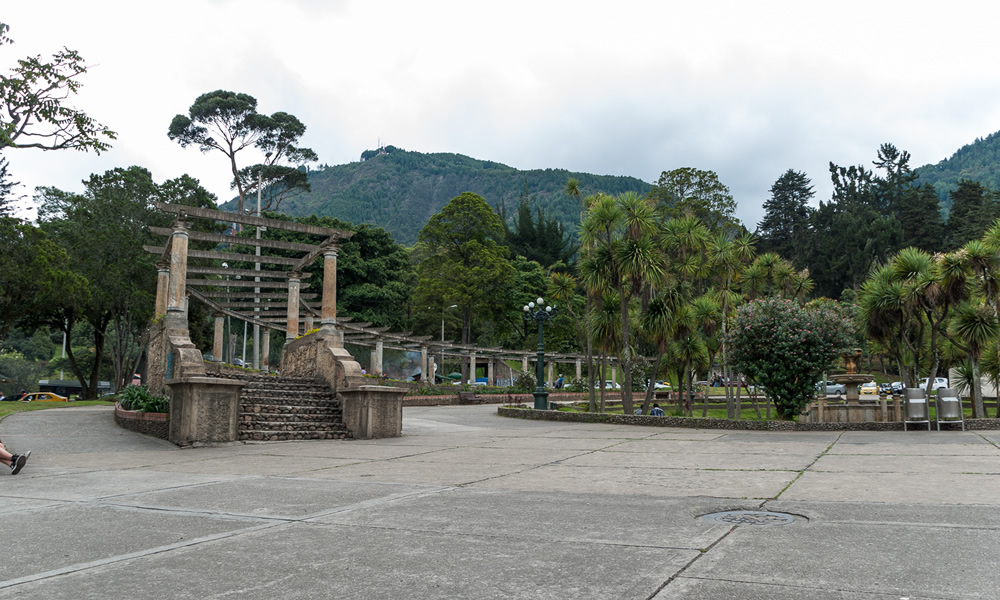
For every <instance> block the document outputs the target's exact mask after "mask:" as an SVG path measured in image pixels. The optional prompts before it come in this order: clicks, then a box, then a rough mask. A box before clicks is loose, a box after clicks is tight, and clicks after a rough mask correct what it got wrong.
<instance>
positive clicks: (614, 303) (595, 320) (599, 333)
mask: <svg viewBox="0 0 1000 600" xmlns="http://www.w3.org/2000/svg"><path fill="white" fill-rule="evenodd" d="M587 324H588V327H589V328H590V333H591V337H592V338H593V339H594V340H596V341H597V347H598V348H599V349H600V351H601V366H600V376H601V380H600V388H601V406H600V412H602V413H603V412H604V394H605V385H604V382H605V381H607V358H608V354H609V353H611V352H614V351H615V350H616V348H617V342H618V339H619V337H618V336H619V334H620V332H621V320H620V319H619V317H618V298H617V296H616V295H615V293H614V292H605V293H604V294H602V295H601V296H600V302H599V303H598V305H597V306H596V307H595V310H594V312H593V313H591V318H590V319H589V321H588V323H587ZM623 410H624V406H623ZM628 410H629V412H628V413H626V414H631V407H630V408H629V409H628Z"/></svg>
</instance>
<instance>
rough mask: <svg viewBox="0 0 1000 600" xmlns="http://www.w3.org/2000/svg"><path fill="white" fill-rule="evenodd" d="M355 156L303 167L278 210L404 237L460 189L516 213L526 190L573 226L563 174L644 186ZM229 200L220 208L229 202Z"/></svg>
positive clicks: (403, 157) (472, 162)
mask: <svg viewBox="0 0 1000 600" xmlns="http://www.w3.org/2000/svg"><path fill="white" fill-rule="evenodd" d="M361 158H362V160H361V161H360V162H356V163H349V164H346V165H336V166H329V165H324V166H322V167H320V168H319V169H316V170H312V171H310V172H309V184H310V186H311V187H312V191H311V192H309V193H307V194H300V195H298V196H295V197H294V198H291V199H288V200H285V201H284V202H283V203H282V204H281V207H280V211H279V212H282V213H285V214H287V215H291V216H295V217H302V216H309V215H312V214H316V215H320V216H325V215H329V216H333V217H337V218H338V219H343V220H345V221H350V222H352V223H371V224H373V225H376V226H379V227H384V228H385V229H386V230H387V231H389V232H390V233H392V235H393V237H394V238H395V239H396V241H397V242H399V243H401V244H406V245H411V244H413V243H415V242H416V241H417V234H418V233H419V232H420V229H421V228H422V227H423V226H424V224H426V223H427V221H428V220H429V219H430V218H431V216H433V215H434V214H435V213H436V212H438V211H440V210H441V208H442V207H444V205H445V204H447V203H448V202H449V201H450V200H451V199H452V198H454V197H455V196H458V195H459V194H461V193H462V192H473V193H476V194H479V195H480V196H482V197H483V198H485V199H486V201H487V202H488V203H489V204H490V205H491V206H494V207H498V206H500V205H501V203H504V204H506V206H507V213H508V214H511V215H514V214H517V206H518V203H519V202H520V199H521V198H522V197H523V196H524V195H525V193H527V196H528V197H529V198H531V202H532V207H542V208H544V209H545V211H546V214H547V215H549V216H552V217H555V218H556V219H557V220H558V221H560V222H561V223H563V225H565V226H568V227H573V228H575V227H576V225H577V224H578V223H579V221H580V205H579V203H578V201H576V200H574V199H573V198H570V197H568V196H567V195H566V192H565V191H564V190H565V187H566V181H567V180H568V179H570V178H571V177H572V178H575V179H576V180H577V181H579V184H580V192H581V193H582V194H583V195H584V196H589V195H591V194H595V193H597V192H604V193H606V194H612V195H613V194H618V193H621V192H626V191H635V192H638V193H640V194H645V193H646V192H648V191H649V189H650V188H651V187H652V186H651V185H650V184H648V183H646V182H644V181H642V180H640V179H636V178H634V177H618V176H611V175H591V174H588V173H571V172H569V171H566V170H564V169H544V170H541V169H535V170H530V171H520V170H518V169H515V168H512V167H508V166H507V165H502V164H500V163H495V162H492V161H488V160H477V159H475V158H470V157H468V156H463V155H461V154H447V153H435V154H423V153H421V152H408V151H406V150H402V149H399V148H395V147H393V146H386V147H385V148H380V149H379V150H368V151H365V152H364V153H363V154H362V155H361ZM230 204H233V205H235V203H234V202H230V203H228V204H227V205H226V206H225V207H224V209H226V210H234V209H235V206H229V205H230Z"/></svg>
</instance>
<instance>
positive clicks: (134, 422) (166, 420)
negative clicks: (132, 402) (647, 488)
mask: <svg viewBox="0 0 1000 600" xmlns="http://www.w3.org/2000/svg"><path fill="white" fill-rule="evenodd" d="M115 423H117V424H118V426H119V427H121V428H122V429H128V430H129V431H135V432H136V433H142V434H145V435H151V436H153V437H157V438H160V439H161V440H165V439H167V437H168V436H169V433H170V417H169V415H167V413H148V412H139V411H137V410H125V409H124V408H122V407H121V406H119V405H118V404H115Z"/></svg>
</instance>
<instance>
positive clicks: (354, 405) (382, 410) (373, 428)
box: [337, 385, 406, 440]
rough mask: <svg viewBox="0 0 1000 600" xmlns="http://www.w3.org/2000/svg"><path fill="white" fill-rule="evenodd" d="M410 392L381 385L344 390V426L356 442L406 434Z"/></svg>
mask: <svg viewBox="0 0 1000 600" xmlns="http://www.w3.org/2000/svg"><path fill="white" fill-rule="evenodd" d="M405 394H406V390H405V389H403V388H397V387H386V386H381V385H362V386H359V387H356V388H348V389H342V390H340V391H339V393H338V394H337V397H338V398H339V399H340V403H341V410H342V412H343V416H344V424H345V425H347V428H348V429H350V430H351V433H352V434H353V435H354V437H355V439H359V440H368V439H373V438H387V437H399V436H400V435H402V434H403V396H404V395H405Z"/></svg>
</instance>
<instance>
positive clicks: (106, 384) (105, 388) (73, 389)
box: [38, 379, 111, 398]
mask: <svg viewBox="0 0 1000 600" xmlns="http://www.w3.org/2000/svg"><path fill="white" fill-rule="evenodd" d="M38 391H39V392H52V393H54V394H59V395H60V396H66V397H67V398H69V397H70V396H78V395H80V394H81V393H83V387H81V386H80V382H79V381H76V380H75V379H72V380H70V379H39V380H38ZM110 393H111V382H110V381H98V382H97V395H98V396H103V395H104V394H110Z"/></svg>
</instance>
